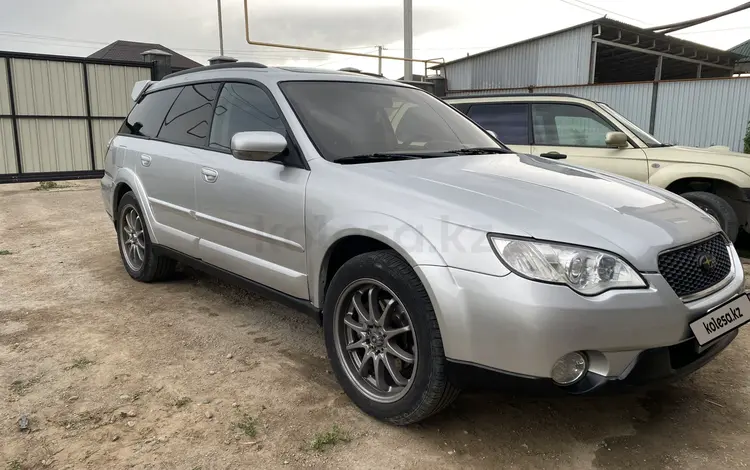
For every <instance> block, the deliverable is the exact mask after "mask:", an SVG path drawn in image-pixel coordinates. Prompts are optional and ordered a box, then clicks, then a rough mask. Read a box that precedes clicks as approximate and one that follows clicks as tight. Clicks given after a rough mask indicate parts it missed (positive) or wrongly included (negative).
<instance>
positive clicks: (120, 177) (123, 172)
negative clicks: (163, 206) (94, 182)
mask: <svg viewBox="0 0 750 470" xmlns="http://www.w3.org/2000/svg"><path fill="white" fill-rule="evenodd" d="M114 181H115V185H114V191H113V194H117V188H118V187H119V185H120V184H126V185H128V186H129V187H130V189H131V190H132V191H133V194H134V195H135V198H136V200H137V201H138V205H139V206H140V207H141V212H142V213H143V216H144V218H145V219H146V220H145V221H146V230H148V236H149V239H150V240H151V242H152V243H154V244H159V241H158V239H157V236H156V234H155V233H154V225H155V224H156V221H155V219H154V213H153V211H152V210H151V204H149V203H148V197H147V196H146V190H145V189H144V188H143V184H142V183H141V179H140V178H139V177H138V175H137V174H136V173H135V171H133V170H132V169H131V168H125V167H119V168H117V173H116V174H115V178H114ZM113 199H114V198H113ZM116 203H117V201H114V200H113V201H112V212H113V214H114V217H115V218H117V209H116V208H115V207H114V205H115V204H116Z"/></svg>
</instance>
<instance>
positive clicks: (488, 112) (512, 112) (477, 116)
mask: <svg viewBox="0 0 750 470" xmlns="http://www.w3.org/2000/svg"><path fill="white" fill-rule="evenodd" d="M469 117H470V118H472V119H473V120H474V122H476V123H477V124H479V125H480V126H482V127H484V128H485V129H487V130H489V131H493V132H495V134H497V136H498V138H499V139H500V142H502V143H504V144H510V145H513V144H515V145H529V143H530V140H529V105H527V104H523V103H508V104H476V105H474V106H472V107H471V109H470V110H469Z"/></svg>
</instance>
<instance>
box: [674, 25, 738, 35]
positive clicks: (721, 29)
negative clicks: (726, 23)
mask: <svg viewBox="0 0 750 470" xmlns="http://www.w3.org/2000/svg"><path fill="white" fill-rule="evenodd" d="M743 29H750V26H738V27H735V28H719V29H706V30H701V31H685V32H682V31H680V32H679V33H678V32H675V33H672V34H679V35H683V34H703V33H721V32H724V31H739V30H743Z"/></svg>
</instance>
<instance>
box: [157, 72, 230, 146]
mask: <svg viewBox="0 0 750 470" xmlns="http://www.w3.org/2000/svg"><path fill="white" fill-rule="evenodd" d="M219 88H220V84H219V83H202V84H197V85H188V86H186V87H184V88H182V91H181V92H180V95H179V96H178V97H177V100H175V102H174V104H173V105H172V108H171V109H170V110H169V112H168V113H167V117H166V119H165V120H164V124H163V125H162V127H161V130H160V131H159V140H164V141H166V142H172V143H175V144H180V145H191V146H196V147H203V146H205V145H206V143H207V139H208V134H209V132H210V130H211V113H212V112H213V109H214V101H215V100H216V94H217V93H218V91H219Z"/></svg>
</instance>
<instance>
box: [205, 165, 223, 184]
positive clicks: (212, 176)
mask: <svg viewBox="0 0 750 470" xmlns="http://www.w3.org/2000/svg"><path fill="white" fill-rule="evenodd" d="M201 175H203V180H204V181H205V182H206V183H215V182H216V180H217V179H218V178H219V172H218V171H216V170H214V169H213V168H201Z"/></svg>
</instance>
